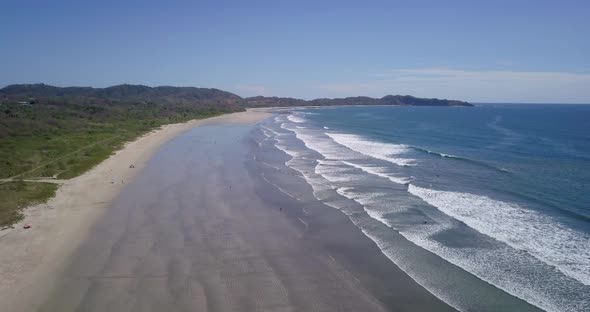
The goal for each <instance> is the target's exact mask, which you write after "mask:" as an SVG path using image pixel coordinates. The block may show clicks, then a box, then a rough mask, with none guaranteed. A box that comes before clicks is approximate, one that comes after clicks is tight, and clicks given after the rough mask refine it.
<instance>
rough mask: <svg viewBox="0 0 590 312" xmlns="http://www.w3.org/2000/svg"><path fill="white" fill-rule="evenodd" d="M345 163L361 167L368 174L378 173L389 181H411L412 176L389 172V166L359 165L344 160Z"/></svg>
mask: <svg viewBox="0 0 590 312" xmlns="http://www.w3.org/2000/svg"><path fill="white" fill-rule="evenodd" d="M342 163H343V164H345V165H348V166H351V167H354V168H357V169H360V170H362V171H364V172H366V173H368V174H372V175H376V176H379V177H382V178H386V179H389V181H391V182H393V183H397V184H406V183H409V182H410V181H411V179H410V178H404V177H398V176H395V175H393V174H391V173H388V172H387V168H384V167H378V166H366V165H358V164H355V163H351V162H348V161H342Z"/></svg>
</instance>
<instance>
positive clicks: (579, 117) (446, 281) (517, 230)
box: [259, 104, 590, 311]
mask: <svg viewBox="0 0 590 312" xmlns="http://www.w3.org/2000/svg"><path fill="white" fill-rule="evenodd" d="M259 131H260V132H261V134H262V135H261V137H262V138H263V140H264V142H266V143H267V144H272V145H273V146H274V148H276V149H278V150H280V151H282V152H284V153H286V155H288V156H289V160H288V161H287V162H286V163H285V165H286V166H288V167H290V168H291V169H294V170H296V171H297V172H299V175H300V176H301V177H302V178H304V179H305V181H306V182H307V183H308V184H309V185H310V186H311V187H312V188H313V196H314V197H315V198H316V199H317V200H320V201H322V202H323V203H324V204H326V205H328V206H331V207H333V208H335V209H338V210H340V211H342V213H344V214H346V215H348V216H349V218H350V219H351V221H352V222H353V223H354V224H355V225H356V226H357V227H359V228H360V229H361V230H362V231H363V233H365V235H367V236H368V237H369V238H371V239H372V240H373V241H374V242H375V243H376V244H377V245H378V246H379V248H380V249H381V250H382V251H383V253H384V254H385V255H386V256H387V257H388V258H389V259H390V260H391V261H392V262H393V263H395V264H396V265H397V266H399V267H400V268H401V269H402V270H404V271H405V272H406V273H407V274H409V275H410V276H411V277H412V278H413V279H414V280H415V281H416V282H418V283H419V284H420V285H422V286H423V287H425V288H426V289H427V290H429V291H430V292H431V293H433V294H434V295H436V296H437V297H439V298H440V299H442V300H443V301H445V302H447V303H448V304H450V305H452V306H454V307H455V308H457V309H459V310H499V309H510V308H511V307H512V308H515V307H516V306H514V305H512V303H510V302H508V301H502V300H503V299H499V298H503V297H516V298H518V299H515V300H516V301H520V299H522V300H524V301H526V302H528V303H530V304H532V305H534V306H536V307H539V308H541V309H544V310H547V311H590V105H533V104H528V105H516V104H515V105H495V104H486V105H483V104H482V105H479V106H476V107H384V106H379V107H328V108H307V109H300V110H290V111H289V112H285V113H281V114H277V116H276V117H274V118H272V119H271V120H269V121H266V122H264V123H262V124H260V127H259ZM282 152H281V153H282ZM281 191H282V192H285V193H289V190H288V189H285V188H283V189H281ZM289 195H291V196H298V195H297V194H289ZM392 235H397V236H392ZM392 237H399V238H396V239H394V238H392ZM431 254H433V256H432V257H430V256H429V257H425V256H423V255H431ZM433 257H434V258H433ZM431 259H439V260H436V261H432V260H431ZM506 294H509V295H510V296H506ZM494 304H495V305H496V306H492V305H494Z"/></svg>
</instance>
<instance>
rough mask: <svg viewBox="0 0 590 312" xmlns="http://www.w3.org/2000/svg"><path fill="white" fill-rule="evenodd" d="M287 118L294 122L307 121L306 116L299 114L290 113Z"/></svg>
mask: <svg viewBox="0 0 590 312" xmlns="http://www.w3.org/2000/svg"><path fill="white" fill-rule="evenodd" d="M287 119H289V120H290V121H291V122H294V123H304V122H305V121H306V120H305V118H303V117H301V116H297V115H288V116H287Z"/></svg>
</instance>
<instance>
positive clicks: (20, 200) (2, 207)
mask: <svg viewBox="0 0 590 312" xmlns="http://www.w3.org/2000/svg"><path fill="white" fill-rule="evenodd" d="M57 187H58V185H57V184H55V183H43V182H25V181H22V180H19V181H12V182H6V183H1V184H0V198H2V200H1V201H0V228H2V229H3V228H6V227H9V226H11V225H12V224H14V223H16V222H18V221H20V220H22V218H23V216H24V215H23V213H22V209H23V208H24V207H26V206H29V205H32V204H34V203H43V202H46V201H47V200H48V199H50V198H51V197H53V196H54V195H55V191H56V190H57Z"/></svg>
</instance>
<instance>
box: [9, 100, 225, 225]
mask: <svg viewBox="0 0 590 312" xmlns="http://www.w3.org/2000/svg"><path fill="white" fill-rule="evenodd" d="M3 108H4V110H3V111H2V112H1V114H0V115H2V114H3V116H1V117H2V118H0V185H1V187H2V191H1V192H0V201H1V202H2V208H1V209H2V217H1V218H0V226H5V225H9V224H12V223H14V222H17V221H18V220H20V218H22V214H21V213H20V209H22V208H23V207H26V206H29V205H32V204H33V203H36V202H38V201H43V200H47V199H48V198H49V197H51V195H52V194H53V193H54V191H55V185H53V184H49V185H47V184H46V183H37V182H32V181H29V182H24V181H19V180H21V179H22V180H30V179H38V178H43V179H70V178H73V177H76V176H79V175H81V174H82V173H84V172H86V171H88V170H90V169H91V168H93V167H94V166H96V165H98V164H99V163H101V162H102V161H104V160H105V159H107V158H108V157H109V156H110V155H112V154H113V153H114V152H115V151H117V150H118V149H120V148H122V147H123V146H124V145H125V143H126V142H130V141H133V140H135V139H137V138H138V137H140V136H141V135H143V134H146V133H148V132H150V131H152V130H155V129H158V128H159V127H161V126H163V125H166V124H171V123H180V122H186V121H189V120H192V119H202V118H208V117H212V116H216V115H220V114H223V113H227V112H230V111H224V110H215V109H202V108H192V107H186V106H178V107H174V106H169V107H161V106H157V107H153V106H150V105H139V104H137V105H135V104H134V105H131V104H129V105H121V106H113V107H110V108H109V107H107V108H105V107H100V110H98V109H97V111H98V113H97V112H94V111H89V110H88V107H86V106H80V105H75V104H63V105H61V106H43V105H40V106H34V107H31V106H20V105H16V104H4V105H3ZM36 184H39V185H37V186H35V185H36Z"/></svg>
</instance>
